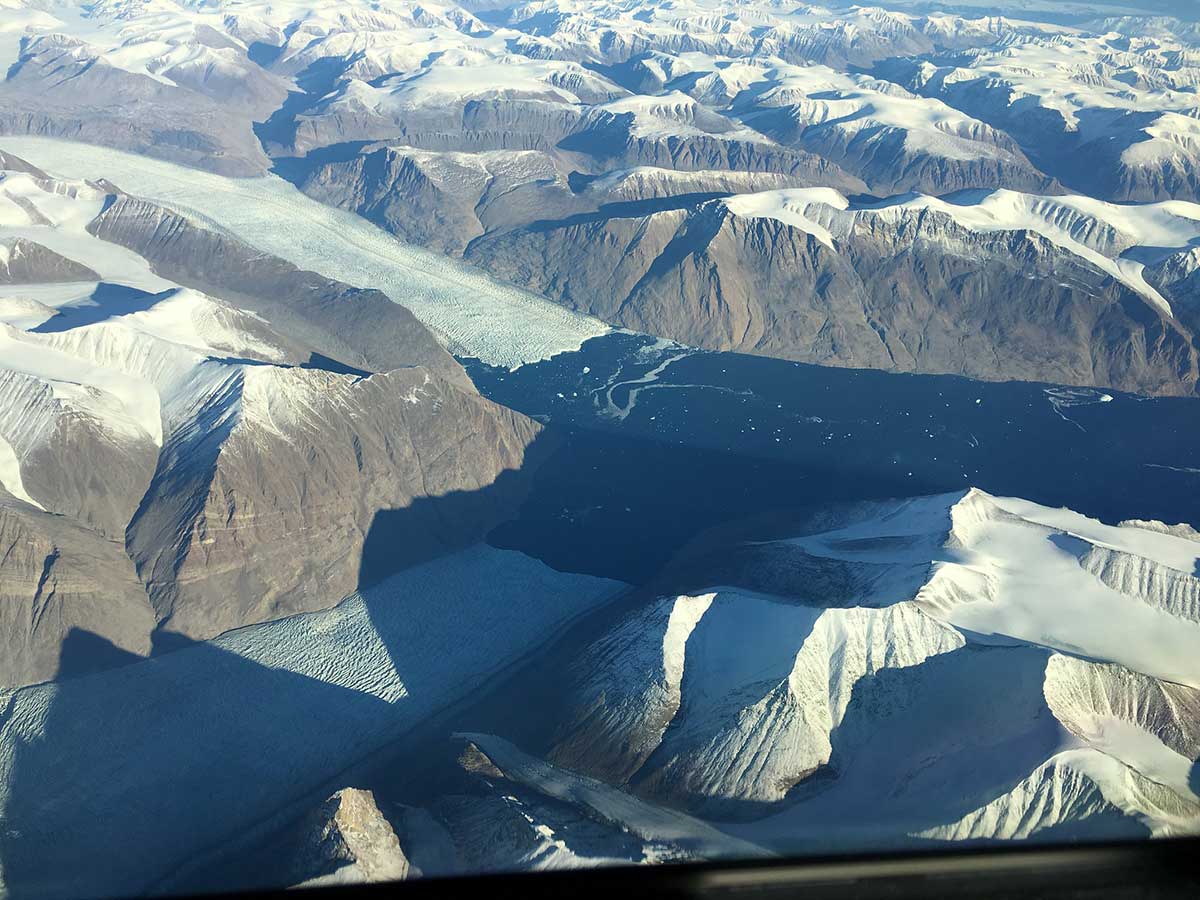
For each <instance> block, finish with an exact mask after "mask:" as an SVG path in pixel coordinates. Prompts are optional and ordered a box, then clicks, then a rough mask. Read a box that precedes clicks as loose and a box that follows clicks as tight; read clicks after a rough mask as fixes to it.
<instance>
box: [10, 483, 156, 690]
mask: <svg viewBox="0 0 1200 900" xmlns="http://www.w3.org/2000/svg"><path fill="white" fill-rule="evenodd" d="M0 560H3V577H0V687H6V686H9V685H19V684H32V683H35V682H39V681H49V680H50V679H52V678H59V677H70V676H73V675H79V674H82V673H84V672H87V671H90V670H93V669H99V668H106V667H109V666H112V665H114V664H116V663H119V662H124V661H127V660H129V659H134V658H136V656H145V655H146V654H147V653H149V651H150V633H151V631H153V629H154V624H155V620H154V613H153V610H152V609H151V608H150V604H149V602H148V600H147V598H146V592H145V590H144V589H143V588H142V586H141V584H140V583H139V582H138V580H137V574H136V573H135V572H134V569H133V564H132V563H131V562H130V561H129V558H128V557H127V556H126V555H125V551H124V547H123V546H122V545H121V543H120V542H119V541H113V540H106V539H105V538H103V537H101V536H100V535H98V534H96V533H95V532H94V531H91V530H90V529H87V528H84V527H81V526H79V525H76V524H74V523H73V522H71V520H70V519H67V518H65V517H63V516H54V515H50V514H49V513H46V512H43V511H41V510H39V509H37V508H36V507H34V506H31V505H30V504H28V503H22V502H20V501H17V500H15V499H13V497H12V496H11V495H10V494H7V493H5V492H4V490H3V489H2V488H0Z"/></svg>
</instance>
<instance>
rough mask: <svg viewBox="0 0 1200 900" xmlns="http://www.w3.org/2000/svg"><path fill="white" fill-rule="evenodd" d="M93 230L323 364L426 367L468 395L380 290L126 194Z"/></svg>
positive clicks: (439, 353) (459, 374)
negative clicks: (257, 320) (251, 315)
mask: <svg viewBox="0 0 1200 900" xmlns="http://www.w3.org/2000/svg"><path fill="white" fill-rule="evenodd" d="M88 229H89V231H91V232H92V234H94V235H96V236H97V237H99V238H102V239H103V240H106V241H111V242H113V243H115V244H120V245H121V246H123V247H127V248H129V249H130V250H133V251H134V252H136V253H138V254H139V255H141V256H143V257H145V258H146V259H147V260H148V261H149V262H150V264H151V265H152V266H153V267H154V269H155V271H156V272H158V273H159V274H160V275H162V276H163V277H165V278H169V279H171V280H174V281H177V282H180V283H182V284H186V285H188V286H189V287H195V288H197V289H198V290H203V291H205V292H206V293H210V294H213V295H215V296H218V297H221V298H222V299H224V300H226V301H228V302H230V303H233V304H235V305H237V306H239V307H241V308H244V309H248V310H250V311H252V312H255V313H258V314H259V315H261V316H263V317H264V318H265V319H267V321H269V322H270V323H271V325H272V327H273V328H274V329H275V330H276V331H278V332H281V333H283V334H285V335H287V336H289V337H291V338H292V339H293V340H297V341H300V342H303V343H306V344H308V345H309V346H311V347H312V349H313V350H314V351H315V352H317V353H320V354H321V355H322V356H325V357H328V358H330V359H333V360H337V361H338V362H341V363H343V364H345V365H347V366H352V367H354V368H358V369H365V370H367V371H373V372H379V371H386V370H389V369H394V368H398V367H400V366H412V365H420V366H427V367H428V368H429V369H430V370H431V371H432V372H434V373H436V374H438V375H439V376H441V377H443V378H446V379H447V380H449V381H450V382H451V383H454V384H457V385H460V386H462V387H464V388H468V389H469V386H470V379H468V378H467V377H466V374H465V373H464V372H463V371H462V368H461V367H460V366H459V365H458V363H457V362H455V361H454V358H453V357H452V356H450V354H449V353H447V352H446V351H445V350H444V349H443V348H442V346H441V345H440V344H439V343H438V342H437V340H436V339H435V338H434V337H433V335H432V334H431V333H430V332H429V330H428V329H427V328H426V327H425V326H424V325H422V324H421V323H420V322H418V321H417V320H416V318H415V317H414V316H413V314H412V313H410V312H409V311H408V310H407V309H405V308H404V307H402V306H399V305H397V304H395V303H393V302H392V301H391V300H389V299H388V298H387V297H386V296H384V295H383V294H382V293H380V292H379V291H365V290H360V289H357V288H352V287H349V286H348V285H345V284H342V283H340V282H337V281H333V280H331V279H328V278H325V277H323V276H321V275H318V274H316V273H314V272H305V271H302V270H300V269H298V268H296V267H295V266H293V265H291V264H290V263H287V262H284V261H283V260H280V259H278V258H276V257H270V256H264V255H263V254H261V253H259V252H258V251H256V250H254V249H253V248H251V247H248V246H247V245H245V244H243V243H241V242H240V241H237V240H235V239H233V238H230V237H228V236H226V235H223V234H220V233H219V232H215V231H209V230H207V229H205V228H203V227H201V226H199V225H197V224H196V223H194V222H192V221H190V220H188V219H186V218H185V217H183V216H180V215H178V214H176V213H173V212H171V211H169V210H165V209H163V208H162V207H160V206H156V205H155V204H153V203H147V202H146V201H143V200H139V199H137V198H134V197H130V196H127V195H118V196H116V197H115V199H114V201H113V202H112V203H111V204H110V205H109V206H108V208H107V209H105V211H104V212H102V213H101V214H100V215H99V216H98V217H97V218H96V219H95V221H93V222H92V223H91V224H90V225H89V226H88Z"/></svg>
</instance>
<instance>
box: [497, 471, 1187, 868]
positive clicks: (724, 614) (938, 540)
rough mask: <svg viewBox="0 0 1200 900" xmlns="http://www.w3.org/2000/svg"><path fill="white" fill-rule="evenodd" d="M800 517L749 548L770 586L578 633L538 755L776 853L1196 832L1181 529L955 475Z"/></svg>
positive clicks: (698, 596)
mask: <svg viewBox="0 0 1200 900" xmlns="http://www.w3.org/2000/svg"><path fill="white" fill-rule="evenodd" d="M823 526H824V528H825V530H821V531H819V532H816V533H812V534H806V535H804V536H802V537H796V538H791V539H783V540H774V541H770V542H765V543H763V542H758V543H755V544H753V545H752V546H750V547H747V548H746V549H747V550H750V551H752V554H751V555H749V556H745V557H742V559H743V566H744V568H743V569H742V571H743V572H744V580H745V583H747V584H755V583H761V582H762V581H763V580H764V579H763V568H764V567H765V566H767V561H768V560H769V561H770V563H769V565H770V568H771V570H772V573H773V575H772V578H773V584H774V586H775V588H776V590H777V592H776V593H764V592H762V591H759V590H755V589H753V588H747V587H738V586H732V587H730V586H714V587H710V588H706V589H702V590H692V591H689V592H688V593H686V594H681V595H677V596H663V597H659V598H657V599H655V600H652V601H650V602H649V603H646V604H645V605H642V606H639V607H637V608H636V609H634V610H632V611H630V612H629V613H627V614H625V615H624V616H623V617H622V618H619V619H618V620H617V621H616V622H615V623H614V624H613V625H612V626H611V627H610V628H609V629H608V630H607V631H606V632H605V633H604V634H603V635H600V636H598V637H597V639H596V640H595V641H594V642H593V643H592V644H591V645H590V646H589V647H588V649H587V651H586V653H584V654H583V655H582V656H580V657H579V658H578V659H577V660H575V662H574V663H573V664H572V666H571V672H570V679H569V686H568V687H566V688H565V689H564V691H563V694H564V696H563V698H562V701H561V702H562V704H563V705H562V707H561V709H562V713H563V717H562V718H561V719H560V720H559V723H558V726H557V728H556V729H555V734H554V737H553V739H552V740H551V741H550V743H549V745H548V747H547V751H546V752H547V754H548V759H549V760H550V762H552V763H554V764H555V765H558V766H561V767H565V768H566V769H568V770H572V771H575V772H579V773H585V774H587V775H590V776H592V777H598V778H602V779H604V780H605V781H606V782H609V783H610V784H618V785H624V786H625V789H626V790H627V791H628V792H630V793H631V794H632V795H634V796H636V797H638V798H640V799H641V801H642V802H649V803H654V804H663V805H666V806H669V807H673V808H684V809H687V810H689V811H690V812H691V813H692V814H693V815H699V816H702V817H703V818H704V819H705V820H706V821H709V822H711V823H715V824H717V827H719V828H720V829H722V830H723V831H725V832H726V833H728V834H730V835H733V836H737V837H739V838H741V839H747V840H751V841H753V842H755V843H756V844H758V845H760V846H763V847H767V848H772V849H774V850H776V851H782V852H788V851H793V852H794V851H796V850H798V849H802V848H806V849H812V848H813V847H814V846H819V847H823V848H825V849H844V848H846V847H872V846H878V845H880V844H892V845H895V844H904V843H906V842H908V843H911V842H915V841H920V840H934V841H942V840H953V839H962V838H967V837H970V838H988V839H1001V840H1009V839H1014V838H1027V837H1043V838H1050V837H1055V838H1060V839H1061V838H1063V837H1068V836H1075V837H1086V836H1100V835H1106V834H1137V833H1146V831H1147V830H1149V832H1150V833H1153V834H1179V833H1193V832H1194V831H1195V830H1196V829H1197V828H1198V827H1200V793H1198V792H1197V790H1196V784H1195V778H1194V772H1193V771H1192V769H1193V766H1194V763H1193V760H1194V759H1195V757H1196V756H1197V753H1198V752H1200V744H1198V743H1197V741H1198V740H1200V727H1198V723H1200V720H1198V719H1197V712H1198V711H1200V705H1198V704H1200V669H1197V666H1196V662H1197V660H1198V659H1200V654H1198V653H1197V649H1198V648H1200V617H1198V616H1197V609H1196V604H1195V599H1196V591H1197V589H1198V588H1200V581H1197V577H1196V574H1195V573H1196V563H1197V560H1198V559H1200V543H1198V542H1197V537H1196V533H1195V532H1194V531H1193V530H1191V529H1190V528H1187V527H1173V528H1171V527H1167V526H1164V525H1162V524H1161V523H1153V522H1127V523H1122V524H1121V525H1119V526H1109V525H1103V524H1101V523H1099V522H1097V521H1095V520H1092V519H1088V518H1086V517H1083V516H1080V515H1077V514H1075V513H1072V512H1070V511H1068V510H1055V509H1049V508H1046V507H1042V506H1038V505H1037V504H1032V503H1028V502H1026V501H1022V500H1016V499H1012V498H1001V497H992V496H990V495H988V494H985V493H983V492H982V491H978V490H970V491H967V492H966V493H959V494H953V495H940V496H933V497H922V498H916V499H913V500H907V501H903V502H892V503H877V504H872V505H868V506H864V507H859V508H856V509H850V510H844V511H842V512H840V513H835V514H834V515H833V516H832V518H830V517H827V518H826V520H825V521H824V523H823ZM829 526H833V527H829ZM731 549H732V548H731ZM726 571H727V572H728V571H729V570H728V569H727V570H726ZM788 585H794V587H795V591H796V593H792V592H790V591H789V590H788ZM480 746H481V748H482V749H483V750H484V752H485V753H486V752H487V749H488V745H487V743H486V742H481V743H480ZM489 755H490V754H489ZM492 758H493V760H494V761H496V762H497V765H498V766H499V768H500V769H501V770H505V765H504V764H503V762H500V761H499V760H500V759H501V758H502V757H492ZM505 771H506V774H508V773H507V770H505ZM509 777H516V778H517V780H522V779H521V778H520V777H519V776H517V775H515V774H514V775H510V776H509ZM545 778H546V779H547V780H546V781H544V782H541V783H540V784H539V787H540V788H541V789H542V790H549V791H550V792H551V794H552V795H553V794H554V792H553V789H552V787H551V785H552V784H553V782H552V781H550V780H549V776H548V775H547V776H545ZM1189 779H1190V780H1189ZM539 781H541V778H540V777H539V778H537V779H535V783H536V782H539ZM585 802H586V801H585ZM631 815H634V816H636V815H638V814H637V813H631Z"/></svg>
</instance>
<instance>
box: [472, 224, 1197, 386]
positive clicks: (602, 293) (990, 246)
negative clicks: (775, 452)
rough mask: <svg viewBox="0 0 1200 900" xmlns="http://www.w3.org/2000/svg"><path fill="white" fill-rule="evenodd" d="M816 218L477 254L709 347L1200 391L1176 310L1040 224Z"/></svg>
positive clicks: (580, 239) (488, 246)
mask: <svg viewBox="0 0 1200 900" xmlns="http://www.w3.org/2000/svg"><path fill="white" fill-rule="evenodd" d="M737 208H738V207H737V206H736V205H735V206H734V207H733V209H737ZM822 215H824V216H825V220H824V221H823V222H822V220H821V217H820V216H819V215H817V214H815V213H814V216H813V218H812V220H806V219H804V218H803V216H799V217H796V218H792V219H786V218H784V217H773V216H771V215H757V214H753V215H738V214H736V213H735V212H734V211H733V210H732V209H731V204H730V203H726V202H719V201H713V202H708V203H705V204H701V205H700V206H696V207H693V208H691V209H686V210H671V211H666V212H661V213H655V214H652V215H649V216H635V217H632V218H604V217H599V216H597V217H593V218H591V219H588V220H586V221H582V222H575V221H567V222H562V223H559V224H557V225H553V226H549V227H539V228H536V229H533V228H530V229H525V230H517V231H514V232H511V233H508V234H504V235H496V236H488V237H484V238H482V239H480V240H478V241H476V243H475V244H473V245H472V247H471V248H470V249H469V250H468V254H467V256H468V259H471V260H472V261H474V262H476V263H478V264H479V265H481V266H483V267H485V268H487V269H488V270H489V271H491V272H493V273H495V274H497V275H499V276H500V277H503V278H506V279H509V280H511V281H513V282H515V283H517V284H520V285H524V286H528V287H530V288H531V289H533V290H537V291H541V292H544V293H545V294H546V295H547V296H550V297H552V298H554V299H557V300H558V301H559V302H561V303H563V304H565V305H567V306H569V307H571V308H573V309H579V310H586V311H588V312H590V313H592V314H593V315H596V316H598V317H599V318H601V319H604V320H605V321H608V322H612V323H614V324H619V325H623V326H625V327H629V328H633V329H638V330H644V331H648V332H650V333H654V334H660V335H664V336H666V337H670V338H673V339H675V340H679V341H681V342H683V343H687V344H692V345H694V346H700V347H706V348H711V349H715V350H738V351H745V352H754V353H764V354H768V355H772V356H780V357H784V358H788V359H795V360H801V361H804V362H816V363H824V364H831V365H845V366H860V367H869V368H882V369H891V370H897V371H909V372H939V373H952V374H961V375H968V376H971V377H976V378H987V379H1014V378H1015V379H1029V380H1042V381H1052V382H1058V383H1063V384H1079V385H1097V386H1111V387H1116V388H1121V389H1127V390H1133V391H1142V392H1146V393H1157V394H1189V393H1191V392H1192V391H1193V390H1194V388H1195V384H1196V378H1197V361H1196V351H1195V348H1194V347H1193V346H1192V343H1191V338H1190V336H1189V334H1190V333H1189V332H1188V331H1187V330H1186V329H1185V328H1184V327H1183V326H1182V325H1181V324H1180V323H1179V322H1178V321H1177V320H1176V319H1174V318H1173V317H1170V316H1167V315H1164V314H1163V313H1162V311H1160V310H1158V309H1156V308H1154V307H1153V306H1151V305H1150V304H1148V303H1147V302H1146V298H1145V297H1144V296H1139V295H1138V294H1136V293H1135V292H1134V291H1133V290H1132V288H1131V286H1130V284H1129V283H1126V282H1121V281H1118V280H1117V279H1116V278H1115V277H1113V275H1112V274H1111V273H1108V272H1105V271H1103V270H1102V269H1100V268H1099V267H1098V265H1097V264H1096V263H1095V262H1094V261H1093V260H1091V259H1089V258H1086V257H1083V256H1080V255H1077V254H1076V253H1074V252H1069V251H1068V250H1067V249H1065V248H1064V247H1063V246H1062V245H1061V244H1060V243H1056V242H1055V241H1054V240H1051V239H1049V238H1047V237H1046V236H1045V235H1043V234H1041V233H1039V232H1037V231H1034V230H1033V229H1032V228H1030V227H1020V226H1015V227H1012V228H1009V229H1007V230H989V231H981V230H973V229H971V228H967V227H964V226H962V225H960V224H959V223H958V222H956V221H955V219H954V218H953V217H952V216H951V215H948V214H944V213H940V212H938V211H934V210H909V211H904V212H902V213H899V214H897V215H894V216H887V217H884V216H877V215H872V214H869V213H857V212H854V211H846V212H842V211H837V210H834V209H833V208H832V207H824V212H823V213H822ZM1097 256H1098V254H1097ZM1001 296H1003V297H1004V298H1005V302H1003V303H998V302H997V301H996V298H997V297H1001Z"/></svg>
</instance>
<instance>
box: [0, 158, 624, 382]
mask: <svg viewBox="0 0 1200 900" xmlns="http://www.w3.org/2000/svg"><path fill="white" fill-rule="evenodd" d="M0 146H3V147H4V148H5V149H7V150H9V151H10V152H12V153H15V154H16V155H18V156H20V157H22V158H23V159H26V160H28V161H29V162H31V163H33V164H34V165H36V166H38V167H40V168H43V169H45V170H47V171H49V172H50V173H51V174H54V175H60V176H65V177H70V178H87V179H99V178H107V179H108V180H109V181H111V182H113V183H115V184H116V185H117V186H118V187H120V188H122V189H124V190H127V191H129V192H130V193H132V194H135V195H137V196H139V197H143V198H145V199H147V200H152V201H154V202H156V203H160V204H162V205H164V206H168V207H171V208H172V209H175V210H177V211H179V212H183V213H188V214H191V215H193V216H199V217H200V218H201V219H204V220H206V221H207V222H208V223H211V224H213V225H216V226H218V227H220V228H221V229H223V230H225V231H227V232H228V233H230V234H232V235H234V236H235V237H237V238H239V239H240V240H243V241H245V242H246V243H248V244H250V245H251V246H253V247H256V248H258V249H259V250H262V251H263V252H264V253H270V254H272V255H274V256H278V257H280V258H281V259H285V260H287V261H288V262H290V263H292V264H294V265H296V266H299V267H300V268H301V269H308V270H314V271H318V272H320V273H321V274H323V275H327V276H329V277H331V278H336V279H338V280H339V281H344V282H346V283H347V284H350V285H353V286H354V287H359V288H375V289H376V290H380V291H383V293H385V294H387V295H388V296H389V297H390V298H391V299H392V300H394V301H395V302H397V303H399V304H401V305H403V306H406V307H408V308H409V309H410V310H412V312H413V314H414V315H415V316H416V317H417V318H418V319H420V320H421V321H422V322H423V323H424V324H425V325H427V326H429V327H430V328H432V329H433V330H434V331H435V332H437V333H438V334H440V335H441V336H442V337H443V338H444V339H445V340H446V341H447V342H448V344H449V347H450V349H451V350H452V351H453V352H455V353H457V354H460V355H463V356H474V357H478V358H479V359H480V360H482V361H483V362H486V363H488V364H490V365H494V366H506V367H508V368H516V367H518V366H520V365H523V364H525V363H529V362H537V361H538V360H542V359H548V358H549V357H551V356H554V355H556V354H558V353H562V352H565V351H568V350H577V349H579V347H580V345H582V344H583V342H584V341H586V340H587V339H588V338H592V337H596V336H598V335H601V334H604V333H606V332H607V331H608V330H609V329H608V327H607V326H606V325H604V324H603V323H601V322H599V321H598V320H596V319H593V318H591V317H589V316H584V315H580V314H578V313H574V312H571V311H570V310H567V309H564V308H563V307H561V306H558V305H557V304H554V303H551V302H549V301H548V300H545V299H544V298H542V297H539V296H537V295H536V294H532V293H530V292H528V291H522V290H520V289H518V288H515V287H511V286H509V285H505V284H502V283H500V282H499V281H496V280H495V279H493V278H490V277H488V276H487V275H485V274H483V273H482V272H479V271H478V270H475V269H472V268H469V267H467V266H465V265H463V264H460V263H457V262H455V261H454V260H450V259H447V258H446V257H443V256H440V255H438V254H436V253H433V252H430V251H427V250H422V249H420V248H417V247H412V246H409V245H407V244H403V243H401V242H400V241H398V240H396V239H395V238H393V237H391V236H390V235H388V234H386V233H385V232H383V231H381V230H380V229H378V228H376V227H375V226H374V225H372V224H371V223H370V222H368V221H366V220H365V219H363V218H362V217H360V216H356V215H353V214H352V213H347V212H343V211H341V210H337V209H334V208H332V207H330V206H326V205H325V204H323V203H318V202H317V201H316V200H312V199H310V198H308V197H306V196H305V195H304V194H302V193H301V192H300V191H299V190H297V189H296V188H295V187H293V186H292V185H291V184H289V183H288V182H286V181H284V180H283V179H282V178H278V177H276V176H273V175H268V176H265V177H262V178H225V177H223V176H220V175H213V174H211V173H208V172H201V171H199V170H196V169H189V168H186V167H184V166H178V165H174V164H172V163H168V162H162V161H160V160H154V159H148V158H146V157H143V156H137V155H134V154H131V153H123V152H121V151H119V150H110V149H108V148H105V147H96V146H91V145H87V144H77V143H72V142H70V141H61V140H56V139H51V138H37V137H12V138H10V137H5V138H4V139H3V140H2V141H0Z"/></svg>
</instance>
